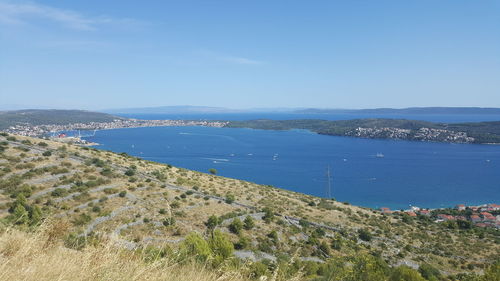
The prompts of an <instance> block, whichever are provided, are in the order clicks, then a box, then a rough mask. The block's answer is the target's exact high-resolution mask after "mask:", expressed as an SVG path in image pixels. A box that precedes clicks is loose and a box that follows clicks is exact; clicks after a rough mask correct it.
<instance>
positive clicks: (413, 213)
mask: <svg viewBox="0 0 500 281" xmlns="http://www.w3.org/2000/svg"><path fill="white" fill-rule="evenodd" d="M406 214H408V215H409V216H410V217H416V216H417V214H415V212H412V211H407V212H406Z"/></svg>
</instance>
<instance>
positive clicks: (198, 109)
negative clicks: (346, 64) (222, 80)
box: [101, 105, 500, 115]
mask: <svg viewBox="0 0 500 281" xmlns="http://www.w3.org/2000/svg"><path fill="white" fill-rule="evenodd" d="M101 111H102V112H106V113H111V114H120V113H122V114H123V113H124V114H210V113H212V114H214V113H258V112H265V113H291V114H293V113H296V114H388V115H390V114H416V115H418V114H492V115H496V114H498V115H500V108H485V107H409V108H374V109H340V108H339V109H335V108H251V109H233V108H224V107H209V106H190V105H182V106H158V107H140V108H119V109H107V110H101Z"/></svg>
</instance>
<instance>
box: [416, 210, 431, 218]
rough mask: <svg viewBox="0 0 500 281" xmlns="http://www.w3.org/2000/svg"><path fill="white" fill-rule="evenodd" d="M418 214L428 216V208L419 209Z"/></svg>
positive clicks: (429, 213) (429, 212)
mask: <svg viewBox="0 0 500 281" xmlns="http://www.w3.org/2000/svg"><path fill="white" fill-rule="evenodd" d="M419 214H421V215H422V216H427V217H429V216H430V215H431V211H429V210H420V212H419Z"/></svg>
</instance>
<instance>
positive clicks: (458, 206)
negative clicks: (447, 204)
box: [455, 204, 465, 211]
mask: <svg viewBox="0 0 500 281" xmlns="http://www.w3.org/2000/svg"><path fill="white" fill-rule="evenodd" d="M455 209H457V210H459V211H465V205H464V204H458V205H456V206H455Z"/></svg>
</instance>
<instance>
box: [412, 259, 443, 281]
mask: <svg viewBox="0 0 500 281" xmlns="http://www.w3.org/2000/svg"><path fill="white" fill-rule="evenodd" d="M418 272H420V274H421V275H422V277H424V278H425V279H427V280H431V278H433V277H435V278H436V279H437V278H438V277H440V276H441V272H439V269H437V268H435V267H433V266H432V265H430V264H428V263H423V264H421V265H420V266H419V268H418Z"/></svg>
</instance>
